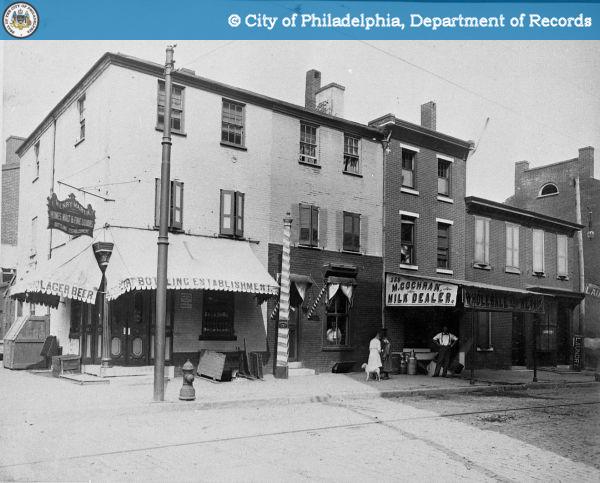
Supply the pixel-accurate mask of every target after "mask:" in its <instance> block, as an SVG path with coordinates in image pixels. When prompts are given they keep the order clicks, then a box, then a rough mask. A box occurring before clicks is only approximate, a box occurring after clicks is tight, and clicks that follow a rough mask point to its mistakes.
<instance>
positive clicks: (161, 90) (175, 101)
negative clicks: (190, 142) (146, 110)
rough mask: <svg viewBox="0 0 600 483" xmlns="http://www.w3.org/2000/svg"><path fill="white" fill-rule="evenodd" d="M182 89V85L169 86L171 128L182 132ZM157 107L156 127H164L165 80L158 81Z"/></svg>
mask: <svg viewBox="0 0 600 483" xmlns="http://www.w3.org/2000/svg"><path fill="white" fill-rule="evenodd" d="M183 90H184V88H183V87H182V86H176V85H172V86H171V130H172V131H173V132H176V133H180V134H182V133H183ZM157 104H158V108H157V119H156V128H157V129H164V125H165V104H166V96H165V82H164V81H158V102H157Z"/></svg>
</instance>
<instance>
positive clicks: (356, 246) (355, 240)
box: [343, 211, 360, 252]
mask: <svg viewBox="0 0 600 483" xmlns="http://www.w3.org/2000/svg"><path fill="white" fill-rule="evenodd" d="M343 248H344V250H347V251H350V252H357V251H359V250H360V215H359V214H358V213H349V212H347V211H344V239H343Z"/></svg>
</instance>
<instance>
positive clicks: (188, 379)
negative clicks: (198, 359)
mask: <svg viewBox="0 0 600 483" xmlns="http://www.w3.org/2000/svg"><path fill="white" fill-rule="evenodd" d="M181 370H182V372H183V385H182V386H181V390H180V391H179V399H181V400H182V401H193V400H195V399H196V390H195V389H194V366H193V365H192V363H191V362H190V360H189V359H188V360H187V362H186V363H185V364H184V365H183V367H182V368H181Z"/></svg>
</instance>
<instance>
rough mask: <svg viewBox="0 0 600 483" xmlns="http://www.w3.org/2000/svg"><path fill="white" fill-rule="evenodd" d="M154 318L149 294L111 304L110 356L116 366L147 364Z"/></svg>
mask: <svg viewBox="0 0 600 483" xmlns="http://www.w3.org/2000/svg"><path fill="white" fill-rule="evenodd" d="M151 318H152V305H151V297H150V293H148V292H133V293H128V294H125V295H122V296H121V297H119V298H118V299H117V300H115V301H114V302H112V303H111V344H110V353H111V358H112V361H113V363H114V364H116V365H129V366H136V365H147V364H148V359H149V328H150V321H151Z"/></svg>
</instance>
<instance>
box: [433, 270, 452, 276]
mask: <svg viewBox="0 0 600 483" xmlns="http://www.w3.org/2000/svg"><path fill="white" fill-rule="evenodd" d="M435 271H436V273H443V274H444V275H454V270H448V269H447V268H436V269H435Z"/></svg>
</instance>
